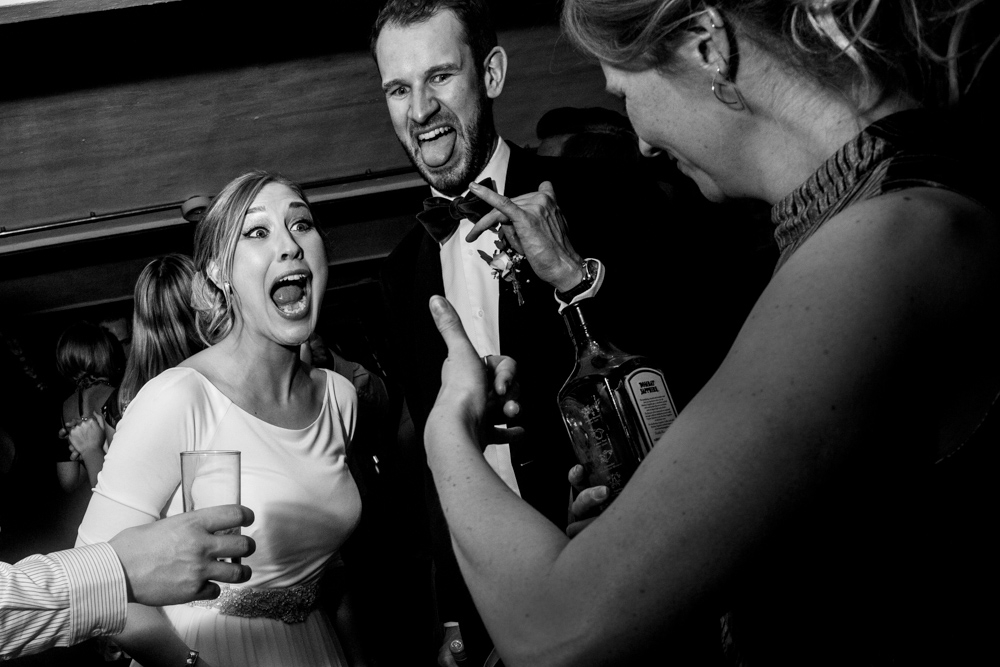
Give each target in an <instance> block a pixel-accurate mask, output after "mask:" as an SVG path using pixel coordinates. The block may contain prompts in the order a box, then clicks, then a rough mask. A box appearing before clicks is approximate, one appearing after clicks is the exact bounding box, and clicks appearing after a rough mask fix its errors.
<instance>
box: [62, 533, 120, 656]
mask: <svg viewBox="0 0 1000 667" xmlns="http://www.w3.org/2000/svg"><path fill="white" fill-rule="evenodd" d="M49 555H50V557H51V558H52V559H54V560H55V561H56V562H58V563H59V564H60V565H62V566H63V568H65V570H66V576H67V579H68V580H69V608H70V632H71V633H72V634H71V641H70V643H71V644H75V643H77V642H80V641H83V640H84V639H87V638H88V637H97V636H100V635H114V634H118V633H119V632H121V631H122V630H123V629H124V628H125V617H126V614H127V609H128V595H127V593H126V589H125V570H124V569H123V568H122V564H121V561H119V560H118V554H116V553H115V550H114V549H113V548H112V547H111V545H110V544H107V543H106V542H102V543H100V544H91V545H87V546H80V547H77V548H75V549H67V550H66V551H57V552H55V553H53V554H49Z"/></svg>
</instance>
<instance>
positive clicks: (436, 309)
mask: <svg viewBox="0 0 1000 667" xmlns="http://www.w3.org/2000/svg"><path fill="white" fill-rule="evenodd" d="M442 300H443V299H442V297H440V296H436V295H435V296H432V297H431V312H432V313H434V314H435V315H440V314H441V313H443V312H444V304H443V303H441V302H442Z"/></svg>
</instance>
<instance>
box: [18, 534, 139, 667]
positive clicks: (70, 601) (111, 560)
mask: <svg viewBox="0 0 1000 667" xmlns="http://www.w3.org/2000/svg"><path fill="white" fill-rule="evenodd" d="M127 605H128V599H127V596H126V591H125V572H124V570H123V569H122V565H121V562H120V561H119V560H118V555H117V554H116V553H115V550H114V549H113V548H111V545H109V544H107V543H101V544H93V545H90V546H85V547H77V548H76V549H67V550H66V551H57V552H55V553H52V554H49V555H47V556H29V557H27V558H25V559H24V560H21V561H19V562H18V563H17V564H15V565H8V564H7V563H0V660H9V659H11V658H16V657H18V656H21V655H28V654H31V653H40V652H42V651H45V650H47V649H49V648H52V647H54V646H70V645H72V644H76V643H78V642H81V641H83V640H84V639H87V638H89V637H98V636H102V635H113V634H117V633H119V632H121V631H122V630H123V629H124V628H125V616H126V610H127Z"/></svg>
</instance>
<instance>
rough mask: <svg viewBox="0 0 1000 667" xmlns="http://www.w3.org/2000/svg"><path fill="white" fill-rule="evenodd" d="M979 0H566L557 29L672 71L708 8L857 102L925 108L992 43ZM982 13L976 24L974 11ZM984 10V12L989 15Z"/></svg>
mask: <svg viewBox="0 0 1000 667" xmlns="http://www.w3.org/2000/svg"><path fill="white" fill-rule="evenodd" d="M997 4H998V3H996V2H993V3H988V2H986V0H718V1H717V2H703V1H701V0H565V4H564V6H563V13H562V24H563V29H564V31H565V33H566V34H567V35H568V36H569V38H570V39H571V40H572V41H573V42H574V43H575V44H576V45H577V47H578V48H580V49H581V50H582V51H584V52H585V53H587V54H589V55H591V56H593V57H595V58H597V59H599V60H601V61H603V62H606V63H608V64H610V65H612V66H614V67H618V68H620V69H626V70H632V71H639V70H646V69H658V70H661V71H664V72H670V68H671V65H672V64H673V63H674V57H675V52H676V48H677V47H678V46H679V44H680V41H681V39H683V37H684V32H685V30H686V29H687V28H688V27H690V26H691V25H692V22H693V21H694V20H695V19H696V18H697V17H698V16H699V15H701V14H702V13H703V12H705V11H706V10H707V9H708V8H710V7H712V8H715V9H716V10H717V11H719V12H720V13H722V15H723V16H725V17H726V18H727V19H732V21H731V22H730V23H731V24H733V25H730V26H729V28H730V29H731V31H732V32H731V36H733V37H735V39H736V43H737V44H738V43H739V40H740V39H749V40H751V41H753V42H754V43H755V44H758V45H760V46H761V47H763V48H764V49H766V50H767V51H769V52H770V53H772V54H773V55H775V56H776V57H778V58H779V59H781V60H782V61H783V62H787V63H790V64H792V65H793V66H794V67H796V69H798V70H799V71H801V72H804V73H806V74H808V75H810V76H811V77H813V78H814V79H815V80H816V81H818V82H819V83H821V84H823V85H826V86H829V87H832V88H834V89H836V90H839V91H841V92H843V93H845V94H846V95H847V96H848V97H849V98H850V99H852V100H853V101H854V102H855V103H856V104H857V105H858V106H859V107H863V106H865V103H866V102H867V103H869V104H874V103H875V102H877V101H878V99H873V98H872V95H871V93H872V92H873V91H874V92H875V97H876V98H878V97H884V96H885V95H888V94H891V93H897V92H902V93H906V94H909V95H911V96H913V97H914V98H915V99H917V100H918V101H919V102H921V103H922V104H923V105H925V106H928V107H937V106H951V105H955V104H957V103H958V102H959V101H960V99H961V98H962V97H963V96H964V95H966V94H968V93H969V91H970V90H971V88H972V86H973V84H974V83H975V82H976V81H977V79H978V77H979V74H980V73H981V70H982V68H983V65H984V63H985V62H986V60H987V57H988V56H989V55H990V53H991V52H992V51H993V49H994V48H995V47H996V45H997V43H998V42H1000V37H998V36H997V35H996V25H997V24H996V21H995V20H994V19H995V18H996V15H997V8H996V5H997ZM977 12H982V14H983V17H982V20H980V17H979V16H976V20H975V21H973V20H972V17H973V16H974V15H976V14H977ZM987 14H988V16H987Z"/></svg>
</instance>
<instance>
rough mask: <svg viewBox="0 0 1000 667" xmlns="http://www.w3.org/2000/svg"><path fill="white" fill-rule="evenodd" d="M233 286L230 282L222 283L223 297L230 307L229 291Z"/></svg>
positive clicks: (227, 306)
mask: <svg viewBox="0 0 1000 667" xmlns="http://www.w3.org/2000/svg"><path fill="white" fill-rule="evenodd" d="M232 289H233V288H232V286H231V285H230V284H229V283H228V282H224V283H222V298H224V299H225V300H226V308H230V307H231V305H230V303H229V293H230V292H231V291H232Z"/></svg>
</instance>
